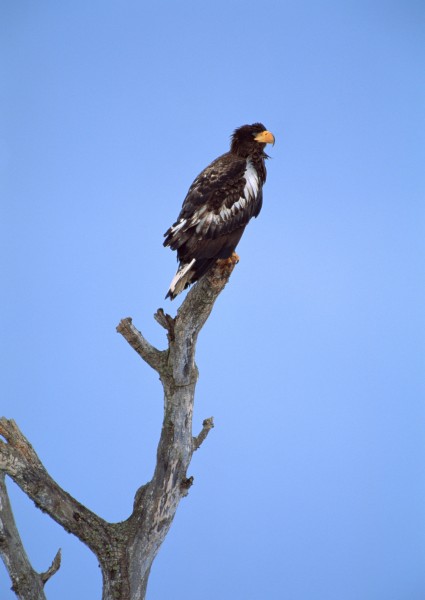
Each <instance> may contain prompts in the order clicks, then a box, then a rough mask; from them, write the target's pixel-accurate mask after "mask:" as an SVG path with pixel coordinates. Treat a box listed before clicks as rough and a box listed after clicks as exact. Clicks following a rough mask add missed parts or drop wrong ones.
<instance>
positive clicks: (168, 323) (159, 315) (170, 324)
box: [153, 308, 175, 342]
mask: <svg viewBox="0 0 425 600" xmlns="http://www.w3.org/2000/svg"><path fill="white" fill-rule="evenodd" d="M153 318H154V319H155V321H156V322H157V323H159V324H160V325H161V327H163V328H164V329H165V330H166V331H167V332H168V340H169V341H170V342H173V341H174V325H175V319H173V317H172V316H171V315H169V314H167V313H165V312H164V309H163V308H158V310H157V311H156V313H155V314H154V316H153Z"/></svg>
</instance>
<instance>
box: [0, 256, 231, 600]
mask: <svg viewBox="0 0 425 600" xmlns="http://www.w3.org/2000/svg"><path fill="white" fill-rule="evenodd" d="M236 262H237V260H236V259H235V258H232V259H229V260H225V261H218V263H217V265H216V266H215V267H214V268H213V269H212V270H211V271H210V272H209V273H208V274H207V275H205V276H204V277H203V278H202V279H201V280H200V281H199V282H198V283H197V284H196V285H195V286H194V287H193V288H192V289H191V290H190V291H189V293H188V294H187V296H186V299H185V300H184V302H183V304H182V305H181V306H180V308H179V310H178V311H177V316H176V317H175V318H174V319H173V318H172V317H171V316H170V315H167V314H165V313H164V311H163V309H159V310H158V311H157V313H156V315H155V319H156V320H157V321H158V322H159V323H160V324H161V325H162V326H163V327H165V329H166V330H167V337H168V349H167V350H164V351H160V350H158V349H157V348H155V347H154V346H152V345H151V344H150V343H149V342H148V341H147V340H146V339H145V338H144V336H143V335H142V333H141V332H140V331H138V330H137V329H136V328H135V327H134V325H133V323H132V319H131V318H126V319H123V320H122V321H121V322H120V324H119V325H118V327H117V331H118V332H119V333H120V334H121V335H122V336H123V337H124V338H125V339H126V340H127V342H128V343H129V344H130V346H131V347H132V348H133V349H134V350H135V351H136V352H137V353H138V354H139V356H141V358H143V360H144V361H145V362H146V363H147V364H149V365H150V366H151V367H152V368H153V369H155V370H156V371H157V372H158V373H159V375H160V379H161V382H162V385H163V388H164V418H163V423H162V429H161V435H160V440H159V444H158V448H157V462H156V467H155V471H154V473H153V477H152V479H151V481H149V482H148V483H146V484H144V485H143V486H141V487H140V488H139V490H138V491H137V493H136V495H135V500H134V505H133V512H132V514H131V515H130V517H129V518H128V519H127V520H126V521H122V522H120V523H108V522H106V521H105V520H103V519H102V518H100V517H99V516H97V515H96V514H95V513H93V512H92V511H90V510H89V509H88V508H86V507H85V506H83V505H82V504H80V503H79V502H78V501H77V500H75V498H73V497H72V496H71V495H70V494H68V493H67V492H65V491H64V490H63V489H62V488H61V487H60V486H59V485H58V484H57V483H56V482H55V481H54V480H53V479H52V477H51V476H50V475H49V474H48V473H47V471H46V469H45V468H44V466H43V464H42V463H41V461H40V459H39V458H38V456H37V454H36V453H35V451H34V450H33V448H32V446H31V444H30V443H29V441H28V440H27V439H26V438H25V436H24V435H23V434H22V433H21V431H20V430H19V428H18V427H17V425H16V423H15V422H14V421H12V420H8V419H5V418H1V419H0V436H2V437H3V438H4V440H5V441H1V440H0V470H2V471H4V472H5V473H7V474H8V475H9V476H10V477H12V479H13V480H14V481H15V482H16V483H17V484H18V485H19V487H20V488H21V489H22V490H23V491H24V492H25V493H26V494H27V495H28V496H29V497H30V498H31V499H32V500H33V501H34V502H35V504H36V505H37V506H38V507H39V508H40V509H41V510H42V511H44V512H47V513H48V514H49V515H50V516H51V517H52V518H53V519H54V520H55V521H57V522H58V523H59V524H60V525H62V526H63V527H64V528H65V529H66V530H67V531H69V532H71V533H73V534H74V535H76V536H77V537H78V538H79V539H80V540H81V541H82V542H84V543H85V544H87V546H89V548H91V550H92V551H93V552H94V553H95V554H96V556H97V558H98V559H99V563H100V566H101V569H102V575H103V594H102V599H103V600H117V599H119V600H144V598H145V594H146V587H147V582H148V577H149V573H150V569H151V566H152V563H153V560H154V559H155V557H156V555H157V553H158V550H159V548H160V546H161V544H162V542H163V541H164V539H165V536H166V535H167V533H168V530H169V528H170V526H171V523H172V521H173V519H174V516H175V513H176V510H177V507H178V504H179V502H180V500H181V499H182V498H183V497H184V496H186V495H187V494H188V490H189V488H190V487H191V485H192V484H193V477H192V476H190V475H188V474H187V470H188V467H189V465H190V461H191V458H192V455H193V452H194V451H195V450H196V449H197V448H199V447H200V445H201V443H202V442H203V441H204V440H205V438H206V437H207V435H208V433H209V431H210V430H211V429H212V427H213V426H214V424H213V419H212V417H211V418H210V419H206V420H205V421H204V423H203V428H202V430H201V432H200V434H199V435H198V436H197V437H193V435H192V416H193V403H194V395H195V386H196V382H197V378H198V369H197V367H196V364H195V348H196V342H197V337H198V334H199V332H200V330H201V328H202V326H203V325H204V323H205V321H206V320H207V318H208V316H209V315H210V313H211V310H212V308H213V306H214V303H215V301H216V299H217V298H218V295H219V294H220V292H221V291H222V290H223V288H224V286H225V285H226V283H227V281H228V279H229V277H230V274H231V272H232V270H233V268H234V266H235V264H236ZM6 558H7V555H6ZM59 564H60V554H58V555H57V556H56V558H55V560H54V561H53V563H52V565H51V567H50V568H49V569H48V570H47V571H46V573H43V574H41V575H39V574H36V575H37V577H38V578H39V581H40V584H41V586H42V585H43V584H44V583H45V582H46V581H47V580H48V578H49V577H51V576H52V575H53V574H54V573H55V572H56V571H57V569H58V568H59ZM25 568H27V569H28V566H27V567H25ZM23 569H24V566H23V567H22V568H21V572H25V571H23ZM23 597H24V596H23ZM26 598H27V597H25V600H26ZM39 598H40V599H41V598H44V595H42V596H32V597H31V600H39ZM28 600H29V597H28Z"/></svg>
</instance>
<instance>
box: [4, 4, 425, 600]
mask: <svg viewBox="0 0 425 600" xmlns="http://www.w3.org/2000/svg"><path fill="white" fill-rule="evenodd" d="M0 31H1V35H0V61H1V62H0V69H1V71H0V170H1V171H0V186H1V187H0V196H1V213H2V214H1V254H2V257H3V261H2V262H3V269H2V300H1V303H2V310H1V321H2V336H1V351H2V358H1V365H2V377H1V397H2V400H1V411H0V412H1V413H2V414H4V415H5V416H7V417H9V418H14V419H15V420H16V421H17V423H18V424H19V426H20V427H21V428H22V430H23V432H24V433H25V434H26V435H27V437H28V438H29V439H30V441H31V442H32V444H33V445H34V447H35V448H36V450H37V452H38V453H39V456H40V457H41V459H42V460H43V461H44V464H45V465H46V467H47V469H48V470H49V471H50V473H51V474H52V476H53V477H55V478H56V479H57V481H58V482H59V483H60V484H61V485H62V486H63V487H64V488H65V489H66V490H68V491H69V492H70V493H71V494H73V495H74V496H75V497H76V498H78V499H79V500H80V501H81V502H83V503H85V504H86V505H87V506H88V507H90V508H91V509H93V510H95V511H97V512H98V513H99V514H100V515H101V516H103V517H105V518H107V519H109V520H122V519H125V518H126V517H127V516H128V515H129V513H130V511H131V507H132V501H133V494H134V492H135V490H136V488H137V487H138V486H139V485H141V484H142V483H144V482H146V481H147V480H148V479H149V478H150V476H151V474H152V469H153V465H154V460H155V450H156V443H157V441H158V437H159V431H160V426H161V419H162V390H161V387H160V383H159V381H158V379H157V377H156V374H155V373H154V372H153V371H151V370H150V369H149V368H148V367H147V366H146V365H145V364H143V363H142V361H140V359H138V357H137V355H136V354H135V353H134V352H133V351H132V350H131V348H130V347H129V346H127V344H126V343H125V342H124V340H123V339H122V338H121V337H120V336H119V335H118V334H117V333H116V332H115V326H116V325H117V323H118V322H119V320H120V318H121V317H125V316H132V317H133V319H134V322H135V324H136V326H137V327H138V328H139V329H141V330H142V331H143V332H144V333H145V335H146V336H147V337H148V338H149V339H150V341H151V342H153V343H155V344H157V345H158V346H159V347H161V348H163V347H164V345H165V336H164V332H163V330H161V329H160V327H159V326H158V325H157V324H156V323H155V322H154V320H153V318H152V315H153V313H154V312H155V310H156V309H157V308H158V307H160V306H163V307H165V309H166V310H167V311H170V312H171V313H172V314H174V313H175V310H176V308H177V307H178V305H179V302H180V300H178V301H176V302H174V303H169V301H164V300H163V297H164V295H165V292H166V290H167V289H168V285H169V283H170V280H171V278H172V276H173V274H174V271H175V267H176V262H175V256H174V255H173V254H172V253H171V252H170V251H169V249H164V248H163V247H162V239H163V238H162V236H163V233H164V231H165V230H166V229H167V227H168V226H169V225H170V224H171V223H172V222H173V220H174V219H175V217H176V216H177V214H178V211H179V209H180V206H181V203H182V201H183V199H184V196H185V194H186V191H187V189H188V187H189V185H190V184H191V182H192V180H193V179H194V177H195V176H196V175H197V174H198V173H199V172H200V171H201V169H202V168H204V167H205V166H206V165H207V164H208V163H209V162H210V161H211V160H213V159H214V158H215V157H216V156H218V155H219V154H221V153H223V152H225V151H226V150H227V148H228V142H229V136H230V134H231V132H232V131H233V129H234V128H235V127H237V126H239V125H242V124H244V123H252V122H255V121H261V122H263V123H265V124H266V126H267V127H268V128H269V129H270V130H271V131H272V132H273V133H274V134H275V136H276V145H275V146H274V148H272V149H270V152H269V153H270V154H271V155H272V160H270V161H269V162H268V172H269V176H268V181H267V184H266V187H265V190H264V207H263V211H262V213H261V215H260V217H259V219H257V220H256V221H254V222H253V223H251V224H250V225H249V227H248V229H247V230H246V232H245V236H244V238H243V240H242V242H241V244H240V246H239V254H240V256H241V262H240V263H239V265H238V266H237V268H236V270H235V272H234V274H233V276H232V278H231V282H230V284H229V285H228V287H227V288H226V290H225V291H224V293H223V294H222V296H221V297H220V298H219V301H218V302H217V305H216V307H215V310H214V313H213V315H212V316H211V318H210V320H209V322H208V323H207V325H206V327H205V329H204V330H203V332H202V334H201V336H200V338H199V342H198V355H197V362H198V366H199V369H200V380H199V384H198V388H197V397H196V408H195V420H194V424H195V433H197V431H198V429H200V427H201V423H202V419H203V418H205V417H209V416H211V415H213V416H214V418H215V422H216V428H215V429H214V430H213V431H212V432H211V434H210V436H209V438H208V440H207V442H206V443H205V444H204V445H203V447H202V449H201V450H200V451H199V452H198V453H196V455H195V457H194V460H193V463H192V465H191V469H190V473H189V474H190V475H193V476H194V478H195V484H194V486H193V487H192V489H191V490H190V494H189V496H188V497H187V498H186V499H185V500H184V501H183V502H182V504H181V505H180V508H179V510H178V513H177V516H176V519H175V521H174V524H173V527H172V529H171V532H170V534H169V536H168V538H167V540H166V542H165V544H164V546H163V547H162V549H161V551H160V554H159V556H158V558H157V560H156V562H155V564H154V568H153V571H152V575H151V580H150V584H149V591H148V597H149V598H150V599H152V600H153V599H159V598H173V599H175V600H180V599H181V600H183V599H184V600H198V599H199V598H201V597H202V598H203V600H216V599H217V598H220V600H234V599H235V598H237V599H241V600H242V599H243V600H260V599H261V600H281V599H285V600H341V599H343V600H359V599H361V600H423V598H424V597H425V474H424V465H425V404H424V397H425V394H424V392H425V378H424V369H423V367H424V338H425V308H424V307H425V288H424V275H425V273H424V271H425V269H424V264H425V263H424V258H425V256H424V254H425V252H424V250H425V241H424V240H425V236H424V233H425V231H424V230H425V226H424V225H425V219H424V196H425V194H424V192H425V185H424V174H423V173H424V163H425V152H424V148H425V144H424V142H425V135H424V134H425V119H424V117H425V108H424V107H425V93H424V58H425V56H424V55H425V52H424V50H425V43H424V31H425V20H424V4H423V3H422V2H419V1H413V0H399V1H391V0H390V1H386V2H379V1H375V0H368V1H362V0H360V1H359V0H352V1H347V2H338V1H324V2H316V1H314V0H310V1H308V0H304V1H303V0H302V1H300V2H296V1H295V0H294V1H292V2H285V1H281V0H276V1H274V2H271V1H267V0H265V1H264V2H258V1H256V2H254V1H252V0H244V1H234V0H226V1H224V0H217V1H216V2H213V3H210V2H208V3H206V2H200V1H196V2H195V1H194V0H193V1H191V2H187V1H185V0H182V1H181V2H172V1H171V0H169V1H167V2H161V1H158V2H149V3H148V2H140V1H139V2H136V1H135V0H128V1H120V2H118V1H114V2H112V1H104V0H103V1H100V0H96V1H91V2H86V1H82V0H74V1H73V2H54V1H53V0H50V1H49V0H45V1H43V0H41V1H40V2H30V1H29V0H26V1H25V0H22V1H17V0H14V1H12V0H5V1H3V2H2V3H1V7H0ZM10 488H11V496H12V500H13V504H14V506H15V512H16V518H17V521H18V524H19V525H20V527H21V531H22V536H23V539H24V542H25V545H26V547H27V550H28V552H29V554H30V557H31V559H32V562H33V564H34V566H35V568H37V569H38V570H45V569H46V568H47V566H48V565H49V564H50V561H51V560H52V558H53V556H54V554H55V552H56V550H57V549H58V547H62V549H63V565H62V568H61V570H60V572H59V573H58V574H57V575H56V576H55V577H54V578H53V580H52V581H50V582H49V583H48V585H47V588H46V591H47V594H48V597H49V599H50V600H71V599H72V600H75V598H81V599H87V600H92V599H94V598H100V593H101V591H100V590H101V581H100V572H99V569H98V567H97V563H96V560H95V558H94V557H93V556H92V555H91V554H90V552H89V551H88V550H87V549H86V548H85V547H84V546H83V545H82V544H81V543H80V542H79V541H77V540H75V539H74V538H73V537H72V536H70V535H68V534H66V533H64V532H63V531H62V529H61V528H60V527H59V526H57V525H56V524H55V523H53V522H51V521H50V519H49V518H48V517H46V516H45V515H43V514H41V513H40V512H39V511H37V510H36V509H35V508H34V506H33V504H32V503H31V502H29V501H28V500H27V499H26V497H24V496H23V495H22V493H21V492H20V491H19V490H17V488H16V487H15V486H14V485H12V484H11V485H10ZM9 587H10V583H9V581H8V579H7V576H6V572H5V571H4V569H3V568H1V569H0V597H1V598H2V600H9V599H11V598H14V596H13V594H12V593H11V592H10V591H9Z"/></svg>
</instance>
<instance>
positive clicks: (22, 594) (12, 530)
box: [0, 472, 60, 600]
mask: <svg viewBox="0 0 425 600" xmlns="http://www.w3.org/2000/svg"><path fill="white" fill-rule="evenodd" d="M0 554H1V557H2V559H3V562H4V564H5V566H6V569H7V571H8V573H9V576H10V579H11V581H12V590H13V591H14V592H15V594H16V595H17V597H18V598H20V599H21V600H46V596H45V594H44V590H43V587H44V584H45V583H46V582H47V580H48V579H50V577H52V576H53V575H54V574H55V573H56V571H58V569H59V567H60V550H59V551H58V553H57V554H56V557H55V559H54V561H53V563H52V566H51V567H50V569H48V571H46V573H37V571H35V570H34V569H33V567H32V566H31V563H30V561H29V559H28V556H27V554H26V552H25V549H24V546H23V544H22V540H21V537H20V535H19V532H18V529H17V527H16V523H15V519H14V518H13V513H12V508H11V506H10V500H9V495H8V493H7V488H6V482H5V475H4V473H1V472H0ZM53 564H54V565H55V566H54V568H52V567H53Z"/></svg>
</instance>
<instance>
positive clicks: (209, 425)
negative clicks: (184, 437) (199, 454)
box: [193, 417, 214, 451]
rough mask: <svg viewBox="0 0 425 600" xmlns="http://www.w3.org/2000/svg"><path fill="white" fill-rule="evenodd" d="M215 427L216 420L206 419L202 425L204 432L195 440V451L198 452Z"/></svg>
mask: <svg viewBox="0 0 425 600" xmlns="http://www.w3.org/2000/svg"><path fill="white" fill-rule="evenodd" d="M213 427H214V419H213V417H209V418H208V419H204V421H203V423H202V430H201V433H200V434H199V435H197V436H196V437H194V438H193V451H195V450H198V448H199V447H200V445H201V444H202V442H203V441H204V440H205V438H206V437H207V435H208V434H209V432H210V431H211V429H212V428H213Z"/></svg>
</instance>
